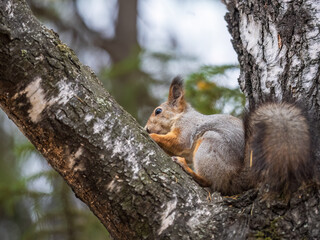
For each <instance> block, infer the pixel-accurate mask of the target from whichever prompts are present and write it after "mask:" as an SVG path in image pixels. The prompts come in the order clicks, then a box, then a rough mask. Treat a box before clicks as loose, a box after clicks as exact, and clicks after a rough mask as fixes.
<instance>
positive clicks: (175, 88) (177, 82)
mask: <svg viewBox="0 0 320 240" xmlns="http://www.w3.org/2000/svg"><path fill="white" fill-rule="evenodd" d="M168 103H169V104H171V105H173V106H177V107H179V109H180V110H181V111H183V110H184V108H185V106H186V103H185V100H184V89H183V79H182V78H181V77H180V76H177V77H175V78H174V79H173V80H172V83H171V85H170V90H169V96H168Z"/></svg>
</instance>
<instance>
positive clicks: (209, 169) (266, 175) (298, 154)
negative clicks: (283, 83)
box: [145, 77, 312, 195]
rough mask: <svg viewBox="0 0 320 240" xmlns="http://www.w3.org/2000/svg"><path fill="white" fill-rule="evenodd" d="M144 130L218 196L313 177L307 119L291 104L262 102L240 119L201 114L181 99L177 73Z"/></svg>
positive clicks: (283, 187) (288, 187) (279, 188)
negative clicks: (162, 101)
mask: <svg viewBox="0 0 320 240" xmlns="http://www.w3.org/2000/svg"><path fill="white" fill-rule="evenodd" d="M145 129H146V130H147V132H148V133H149V134H150V137H151V138H152V139H153V140H154V141H155V142H156V143H157V144H158V145H159V146H160V147H161V148H162V149H163V150H164V151H165V152H166V153H167V154H169V155H170V156H172V159H173V160H174V161H176V162H177V163H178V164H179V165H180V166H181V167H182V168H183V169H184V170H185V171H186V172H187V173H189V174H190V175H191V176H192V177H193V178H194V180H195V181H197V182H198V183H199V184H200V185H201V186H203V187H210V188H211V189H212V190H213V191H219V192H221V193H222V194H223V195H233V194H238V193H241V192H243V191H245V190H248V189H250V188H253V187H258V186H260V185H267V186H268V187H269V189H270V191H271V192H279V193H282V194H287V193H290V192H292V191H293V190H295V189H297V187H299V186H300V185H301V184H302V183H303V182H306V181H308V180H309V179H310V176H312V167H310V161H311V160H310V159H311V158H312V156H311V141H312V140H311V137H310V127H309V122H308V120H307V118H306V116H305V114H304V113H303V111H302V110H301V109H300V108H299V107H297V106H295V105H294V104H290V103H272V102H271V103H264V104H262V105H260V106H259V107H257V108H256V109H253V110H252V111H250V112H249V113H248V114H247V116H246V120H245V121H244V122H243V121H242V120H240V119H239V118H236V117H233V116H231V115H225V114H214V115H203V114H201V113H199V112H197V111H195V110H194V109H193V108H192V107H191V106H190V104H188V103H187V102H186V100H185V98H184V89H183V80H182V79H181V78H180V77H176V78H174V79H173V81H172V83H171V86H170V89H169V96H168V100H167V101H166V102H164V103H162V104H161V105H160V106H159V107H157V108H155V110H154V111H153V113H152V114H151V116H150V118H149V120H148V122H147V124H146V126H145ZM189 165H193V169H194V170H193V169H192V168H191V167H190V166H189Z"/></svg>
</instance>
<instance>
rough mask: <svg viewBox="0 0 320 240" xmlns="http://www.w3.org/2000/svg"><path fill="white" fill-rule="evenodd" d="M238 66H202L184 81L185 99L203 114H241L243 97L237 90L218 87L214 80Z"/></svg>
mask: <svg viewBox="0 0 320 240" xmlns="http://www.w3.org/2000/svg"><path fill="white" fill-rule="evenodd" d="M237 68H238V65H222V66H204V67H202V68H201V69H200V70H199V71H198V72H196V73H193V74H191V75H190V76H189V77H188V78H187V79H186V84H185V85H186V98H187V100H188V101H189V102H190V103H191V105H192V106H193V107H194V108H195V109H197V110H198V111H199V112H201V113H203V114H217V113H229V114H232V115H234V116H239V115H241V113H242V110H243V107H244V103H245V97H244V95H243V93H242V92H241V91H240V89H239V88H233V89H232V88H228V87H222V86H219V85H218V84H217V83H216V82H215V81H214V79H216V78H217V77H219V76H221V75H225V74H226V72H227V71H228V70H232V69H237Z"/></svg>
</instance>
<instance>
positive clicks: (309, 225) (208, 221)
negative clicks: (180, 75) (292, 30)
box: [1, 2, 319, 238]
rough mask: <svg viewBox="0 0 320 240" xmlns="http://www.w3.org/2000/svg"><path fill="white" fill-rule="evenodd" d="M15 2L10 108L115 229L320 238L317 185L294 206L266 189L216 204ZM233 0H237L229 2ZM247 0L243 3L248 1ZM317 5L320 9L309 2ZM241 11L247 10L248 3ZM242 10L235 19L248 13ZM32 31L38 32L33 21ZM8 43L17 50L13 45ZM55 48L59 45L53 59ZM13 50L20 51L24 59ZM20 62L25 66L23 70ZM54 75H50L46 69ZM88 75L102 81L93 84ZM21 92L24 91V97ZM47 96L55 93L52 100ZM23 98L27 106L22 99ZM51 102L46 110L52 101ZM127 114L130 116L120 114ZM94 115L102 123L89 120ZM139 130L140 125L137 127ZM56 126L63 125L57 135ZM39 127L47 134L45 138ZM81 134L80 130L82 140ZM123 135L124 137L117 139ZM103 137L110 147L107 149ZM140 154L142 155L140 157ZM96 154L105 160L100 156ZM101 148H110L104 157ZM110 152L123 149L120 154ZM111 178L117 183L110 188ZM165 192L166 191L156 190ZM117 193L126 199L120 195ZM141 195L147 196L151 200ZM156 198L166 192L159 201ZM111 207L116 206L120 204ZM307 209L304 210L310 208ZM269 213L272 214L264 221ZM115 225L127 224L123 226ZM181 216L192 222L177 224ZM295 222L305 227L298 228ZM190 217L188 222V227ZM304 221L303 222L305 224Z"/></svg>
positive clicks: (5, 82) (9, 9) (6, 78)
mask: <svg viewBox="0 0 320 240" xmlns="http://www.w3.org/2000/svg"><path fill="white" fill-rule="evenodd" d="M10 3H13V4H9V5H6V6H2V8H1V9H2V12H1V16H2V20H3V23H4V24H3V26H6V27H5V28H2V30H1V40H2V41H1V54H2V55H1V59H2V62H1V66H2V67H3V66H5V67H6V68H4V67H3V68H1V69H2V70H1V79H2V82H1V105H2V107H3V108H4V109H6V110H7V111H8V113H9V112H11V111H12V112H11V114H10V116H11V117H12V118H13V120H15V122H16V123H17V124H18V126H20V128H21V129H22V130H23V131H24V133H25V134H26V135H28V136H29V138H30V139H31V140H32V141H33V143H34V144H35V145H36V146H37V148H38V150H40V151H41V152H42V153H43V154H44V155H45V156H46V157H47V158H48V160H49V161H50V163H51V164H52V165H53V166H54V167H55V168H56V169H57V170H58V171H59V172H60V174H61V175H63V176H64V177H65V178H66V180H67V181H68V182H69V184H70V185H71V186H73V188H74V191H75V192H76V193H77V194H78V196H79V197H80V198H82V199H83V200H84V201H85V202H87V204H88V205H89V206H90V207H91V209H92V210H93V211H94V212H95V213H96V215H97V216H98V217H99V218H100V219H101V221H102V222H103V223H104V224H105V225H106V226H108V228H109V229H110V231H112V234H113V235H114V236H116V237H118V238H121V237H122V238H133V237H138V238H139V236H140V237H143V236H144V237H149V238H153V237H154V236H155V235H156V236H158V237H159V235H160V236H161V237H162V238H169V237H178V236H180V237H182V238H184V237H185V238H186V237H187V235H188V236H189V237H190V238H192V237H197V238H201V237H202V238H208V237H209V236H212V235H213V234H214V235H215V236H216V237H232V236H233V237H234V236H237V237H244V236H248V235H249V236H250V235H251V236H266V235H268V234H269V235H272V236H273V237H277V236H278V237H279V236H282V237H283V236H288V237H290V238H292V237H297V236H307V237H316V236H318V234H319V232H317V229H319V226H317V224H318V222H319V221H318V218H319V216H317V214H316V213H317V212H318V211H319V210H318V209H317V208H318V204H317V203H318V202H319V198H318V193H317V190H315V189H313V188H312V187H311V188H308V189H307V190H306V189H304V190H303V191H301V192H299V193H297V194H296V195H295V196H294V197H293V198H292V201H291V202H290V207H291V208H288V207H287V206H283V205H281V204H280V203H278V202H276V203H274V204H273V205H272V208H271V209H268V207H267V205H265V204H264V203H262V202H261V201H260V200H261V196H260V195H258V197H257V198H256V194H255V193H254V192H252V191H251V192H248V193H246V194H244V195H243V196H241V198H240V199H236V200H230V199H221V198H220V197H219V194H217V195H214V198H213V201H212V202H211V203H209V204H208V203H207V202H206V200H205V197H206V195H207V194H206V193H205V192H204V191H203V190H202V189H201V188H199V187H198V186H197V185H195V184H194V183H193V182H192V181H191V180H190V178H188V177H186V175H185V173H183V172H182V171H181V169H179V168H177V166H175V165H174V164H173V163H172V162H170V161H165V160H164V161H162V157H161V156H162V153H161V152H157V151H158V150H157V149H158V148H156V146H155V145H150V143H145V144H147V147H146V149H148V151H143V150H142V149H143V146H142V145H141V144H142V142H144V140H143V138H144V137H143V136H144V134H143V132H141V131H140V130H138V129H137V128H136V127H134V123H132V122H131V120H130V117H127V115H126V114H125V113H124V112H123V111H122V110H121V109H119V108H118V107H117V106H116V105H115V103H114V101H113V100H112V99H110V98H109V96H108V95H105V93H104V92H103V91H101V89H100V88H99V86H98V85H97V83H96V82H95V80H94V77H93V76H92V75H90V74H91V73H90V72H89V71H88V70H87V69H86V68H85V67H83V66H81V64H79V62H78V61H77V59H76V57H75V56H74V55H73V54H72V52H70V51H69V50H68V49H67V48H66V47H65V46H64V45H62V44H60V42H59V41H58V40H57V39H56V38H55V36H54V35H53V34H52V32H50V31H47V30H45V29H43V28H42V27H39V25H38V24H37V23H36V22H35V21H34V20H32V19H30V18H29V16H28V14H27V13H28V10H27V9H25V6H23V5H21V3H20V2H19V3H15V2H10ZM228 4H231V3H228ZM232 6H233V5H229V7H232ZM237 6H238V7H239V6H240V7H243V6H242V5H237ZM19 7H22V8H19ZM307 7H310V6H309V5H307ZM19 10H24V11H22V12H25V13H26V14H21V13H22V12H19ZM240 10H241V9H240ZM235 12H236V11H235ZM11 14H17V15H16V16H19V17H28V18H29V20H30V21H28V23H29V24H31V26H32V31H30V32H29V34H30V35H31V36H32V37H31V36H30V35H27V36H24V39H23V40H24V41H21V42H17V41H15V39H17V38H19V33H20V31H21V28H19V26H20V25H19V24H17V25H14V26H15V28H14V27H13V25H10V24H16V23H17V22H14V21H12V18H11V21H12V22H10V21H9V22H8V18H10V17H12V16H11ZM20 14H21V15H20ZM237 14H239V10H238V13H237ZM237 14H235V16H239V15H237ZM4 16H6V17H4ZM236 20H238V19H236ZM28 26H29V25H28ZM29 29H30V30H31V28H29ZM39 31H40V32H41V31H44V32H43V33H44V36H43V37H40V36H41V35H36V34H35V33H39ZM29 36H30V37H31V38H29ZM39 37H40V38H39ZM32 39H34V40H36V41H34V40H32ZM50 39H51V40H50ZM26 40H28V41H31V42H33V43H35V45H37V44H39V43H40V44H41V45H40V46H42V47H43V49H42V48H37V49H36V50H35V49H30V48H27V47H28V45H27V44H26V43H28V41H26ZM8 44H9V45H10V46H11V48H6V47H5V46H8ZM15 44H18V45H15ZM19 44H22V45H19ZM25 44H26V45H25ZM37 46H38V45H37ZM8 49H10V51H8ZM21 49H22V51H21ZM45 50H51V52H50V54H49V56H48V53H47V52H46V51H45ZM20 53H21V54H20ZM32 53H33V54H35V55H33V54H32ZM39 53H42V54H43V57H44V59H48V62H46V61H43V60H44V59H43V58H42V57H40V58H37V57H36V56H39V55H38V54H39ZM12 56H15V58H14V60H15V62H14V64H13V62H12ZM51 58H53V59H51ZM56 58H57V59H59V58H60V59H59V60H60V61H58V62H59V63H60V64H62V63H63V65H62V66H63V67H62V68H59V66H60V65H59V64H58V63H57V62H55V61H54V60H56ZM30 63H33V64H36V65H37V68H36V69H34V68H33V67H32V65H30ZM48 63H49V64H48ZM55 67H58V68H55ZM19 68H22V69H23V70H24V71H23V72H22V71H18V69H19ZM45 69H46V70H45ZM52 69H55V70H52ZM57 69H58V70H57ZM59 69H60V70H59ZM62 69H67V70H71V69H72V70H73V71H67V72H64V71H62ZM43 70H44V71H43ZM51 70H52V71H51ZM44 73H48V74H46V75H45V76H43V75H41V74H44ZM38 74H39V75H40V77H39V78H35V75H38ZM65 74H67V76H68V82H67V83H68V84H70V85H71V86H72V87H75V88H74V91H68V92H69V94H67V95H65V94H61V93H63V92H64V90H66V89H67V90H70V88H68V87H67V86H68V84H67V85H65V84H66V82H65V79H64V78H58V79H57V77H59V76H60V77H63V76H64V75H65ZM22 76H23V77H22ZM20 79H23V80H24V81H25V82H23V81H21V82H20V84H12V82H13V81H19V80H20ZM88 79H90V80H92V81H90V80H89V81H88ZM43 80H44V81H43ZM47 80H50V81H51V83H50V84H47ZM80 83H81V84H80ZM55 85H56V86H57V87H58V88H56V91H53V90H54V89H55V88H52V86H55ZM84 85H85V86H86V88H85V89H84V88H83V86H84ZM17 88H18V89H17ZM35 89H36V90H35ZM88 90H89V91H88ZM17 91H19V93H18V94H17V95H16V93H17ZM84 93H86V94H87V95H86V94H84ZM43 96H45V98H42V97H43ZM82 96H88V98H86V99H83V98H82ZM17 99H18V100H17ZM35 99H40V100H43V101H44V102H42V103H45V105H38V104H39V102H34V100H35ZM99 99H100V100H99ZM16 100H17V101H16ZM22 100H23V101H22ZM25 100H29V101H27V102H29V105H27V107H25V106H22V105H23V102H24V104H25V102H26V101H25ZM51 100H52V101H51ZM84 100H85V101H84ZM97 100H98V101H97ZM101 100H103V101H101ZM15 101H16V103H17V102H20V103H21V104H22V105H21V104H20V105H16V103H15ZM85 103H86V104H85ZM99 103H100V104H101V105H99ZM27 104H28V103H27ZM40 104H41V102H40ZM34 106H38V107H41V108H40V109H41V110H42V111H41V112H40V113H41V116H40V119H39V118H38V117H39V112H34V111H33V110H34V108H33V107H34ZM43 106H44V108H42V107H43ZM30 107H31V108H30ZM61 109H63V112H62V111H61ZM76 109H78V110H80V109H83V110H84V111H83V113H88V112H89V113H91V114H93V115H95V118H92V116H91V114H89V115H87V116H86V118H85V119H83V117H84V115H83V114H81V111H80V112H77V111H76V112H75V111H74V110H76ZM90 109H95V112H91V111H92V110H90ZM9 110H11V111H9ZM13 110H14V111H13ZM59 110H60V111H59ZM86 110H88V111H86ZM106 110H107V111H106ZM108 110H110V111H108ZM13 112H14V115H13V114H12V113H13ZM109 114H110V115H109ZM119 114H120V115H122V116H121V117H119ZM30 119H31V121H30ZM68 119H69V120H70V119H72V120H74V121H69V120H68ZM78 119H82V122H81V121H79V122H78V121H76V120H78ZM92 119H94V120H97V122H95V124H93V123H92V124H89V123H90V120H92ZM99 119H103V120H104V122H105V125H103V126H106V127H101V124H99V122H98V120H99ZM115 119H116V121H115ZM84 120H85V121H84ZM85 122H87V123H85ZM115 122H116V123H117V124H118V125H119V126H120V127H121V126H127V125H128V126H129V127H128V128H126V129H125V131H120V132H121V134H120V135H118V134H117V131H118V129H119V128H117V127H114V128H109V127H110V126H115V125H114V123H115ZM75 123H77V124H75ZM96 123H97V124H96ZM49 126H50V127H49ZM84 126H85V128H84ZM130 126H131V127H130ZM81 129H87V130H86V131H89V132H86V131H82V130H81ZM90 129H91V130H90ZM129 129H130V131H128V130H129ZM53 130H56V131H55V132H54V134H53V132H52V131H53ZM61 130H63V131H61ZM66 130H68V131H66ZM99 130H101V132H99ZM90 131H91V133H93V134H96V135H95V138H94V139H92V141H91V142H90V141H89V143H90V144H88V145H81V141H83V140H84V139H87V138H86V137H88V136H90ZM96 131H98V132H96ZM34 132H38V133H41V134H38V135H35V134H34ZM66 132H68V133H74V136H75V138H72V139H70V138H71V137H74V136H73V135H72V136H70V135H68V136H66V135H65V133H66ZM118 133H119V132H118ZM60 134H62V135H60ZM77 135H78V137H76V136H77ZM53 136H54V137H53ZM80 136H81V137H80ZM110 136H111V138H110ZM115 136H117V138H114V137H115ZM79 138H81V139H79ZM112 139H116V140H117V141H113V145H112V144H107V142H109V141H108V140H112ZM127 140H129V141H130V142H129V143H130V144H128V145H127V146H126V147H130V149H126V148H121V143H124V142H126V141H127ZM103 141H105V143H106V146H101V142H103ZM66 143H67V144H66ZM86 143H88V142H86ZM119 144H120V145H119ZM117 147H118V148H117ZM119 149H123V152H119ZM153 151H155V152H153ZM133 152H134V153H135V155H132V153H133ZM92 153H94V155H95V156H96V157H93V155H92ZM99 153H100V155H98V154H99ZM101 153H106V155H103V154H102V155H101ZM110 153H113V154H111V155H110ZM130 153H131V155H130ZM152 153H155V154H152ZM91 156H92V157H93V158H91ZM154 156H157V160H155V159H154ZM99 158H100V159H102V158H103V161H93V160H92V159H99ZM151 158H152V159H153V160H154V161H151V162H152V164H151V162H150V159H151ZM90 159H91V160H90ZM125 159H127V160H129V162H128V163H127V164H123V161H125ZM104 164H105V165H104ZM149 165H151V166H149ZM103 166H104V167H103ZM141 166H143V168H141ZM147 166H149V167H147ZM168 169H169V171H168ZM114 171H115V172H114ZM79 172H81V174H79ZM155 173H158V174H155ZM163 173H164V174H163ZM136 174H138V175H136ZM173 176H175V178H176V179H174V177H173ZM185 177H186V178H185ZM86 183H87V184H86ZM90 183H91V184H90ZM107 183H108V185H106V184H107ZM141 183H143V187H141ZM83 184H85V185H83ZM105 187H107V188H109V189H107V190H109V191H106V192H105V190H106V189H105ZM119 188H121V189H122V190H123V189H125V191H126V192H125V194H124V195H122V194H123V193H122V192H121V193H119V192H118V194H115V192H116V191H117V189H119ZM155 189H156V190H157V192H156V193H157V194H156V196H155ZM86 190H87V191H86ZM103 190H104V191H103ZM191 193H192V194H191ZM302 193H303V194H302ZM146 194H147V195H146ZM300 194H301V195H300ZM101 195H102V196H101ZM115 196H116V197H117V201H113V199H114V197H115ZM141 196H144V197H143V198H141ZM146 196H148V197H146ZM154 198H158V199H157V200H156V201H154V200H155V199H154ZM141 199H143V203H144V204H143V209H141V208H139V207H138V206H140V205H141V202H140V201H141ZM253 199H254V200H253ZM252 200H253V203H252ZM159 202H160V203H162V204H159ZM148 203H149V204H148ZM150 203H151V204H150ZM108 204H112V209H110V208H109V205H108ZM136 205H137V206H136ZM133 206H135V208H134V207H133ZM230 206H232V207H230ZM301 209H302V210H303V211H300V210H301ZM106 210H109V211H106ZM146 210H147V212H146ZM148 213H153V215H151V216H150V215H149V214H148ZM156 213H160V214H158V215H157V214H156ZM182 213H188V214H182ZM250 213H251V216H252V215H253V216H254V217H253V218H251V217H250ZM105 214H108V215H107V216H106V215H105ZM279 215H280V216H281V217H279ZM111 216H112V217H111ZM120 216H121V217H120ZM261 216H263V217H265V218H264V219H261ZM259 217H260V218H259ZM138 219H139V220H138ZM115 222H117V223H118V224H117V225H115V224H114V223H115ZM179 222H180V223H181V222H183V223H184V224H174V223H179ZM292 222H294V223H295V224H291V225H290V223H292ZM119 223H120V224H121V225H119ZM185 223H187V224H186V225H185ZM301 223H303V224H302V225H301ZM208 226H214V228H211V227H209V228H208ZM280 229H281V231H280ZM231 230H233V231H231ZM292 230H294V231H292ZM257 234H259V235H257ZM152 236H153V237H152Z"/></svg>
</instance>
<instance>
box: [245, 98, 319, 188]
mask: <svg viewBox="0 0 320 240" xmlns="http://www.w3.org/2000/svg"><path fill="white" fill-rule="evenodd" d="M245 133H246V156H245V157H246V163H247V165H248V166H249V168H250V172H251V173H252V175H253V179H252V180H253V181H256V183H258V182H261V183H262V184H264V185H267V186H268V187H269V189H270V191H271V192H278V193H283V194H287V193H290V192H292V191H294V190H296V189H297V187H299V186H300V185H301V183H303V182H306V181H308V180H310V179H311V177H312V175H313V164H312V163H311V161H312V160H313V156H312V155H313V154H312V138H311V135H310V134H311V133H310V123H309V121H308V118H307V116H306V114H304V112H303V111H302V109H301V108H299V107H297V106H295V105H294V104H290V103H265V104H262V105H261V106H260V107H258V108H256V109H254V110H252V111H250V112H249V113H248V114H247V116H246V118H245ZM256 183H254V184H256Z"/></svg>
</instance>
